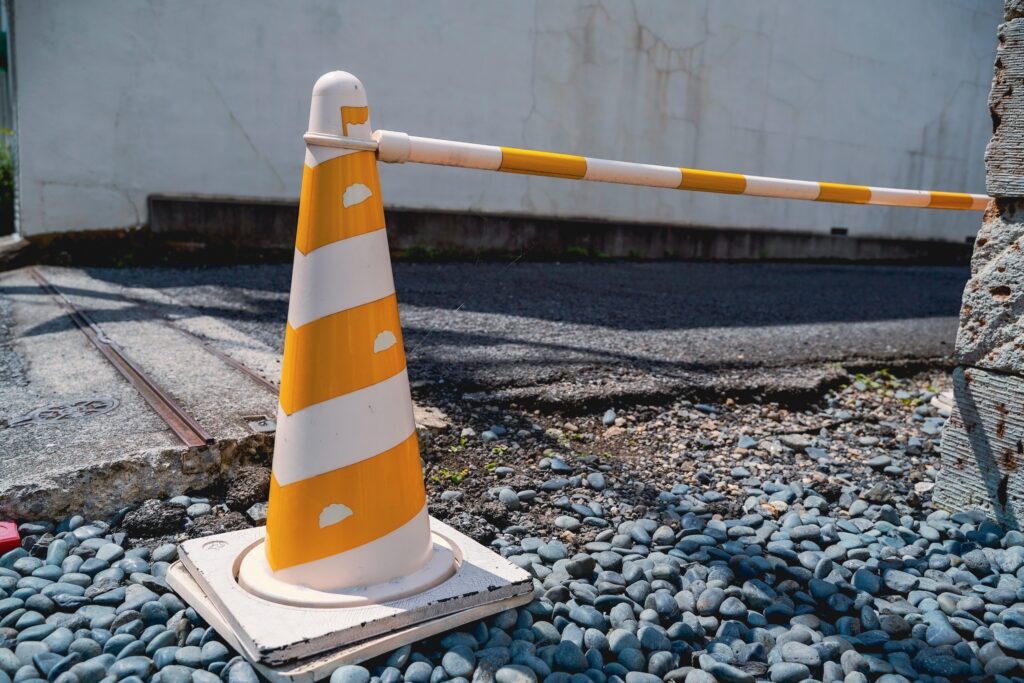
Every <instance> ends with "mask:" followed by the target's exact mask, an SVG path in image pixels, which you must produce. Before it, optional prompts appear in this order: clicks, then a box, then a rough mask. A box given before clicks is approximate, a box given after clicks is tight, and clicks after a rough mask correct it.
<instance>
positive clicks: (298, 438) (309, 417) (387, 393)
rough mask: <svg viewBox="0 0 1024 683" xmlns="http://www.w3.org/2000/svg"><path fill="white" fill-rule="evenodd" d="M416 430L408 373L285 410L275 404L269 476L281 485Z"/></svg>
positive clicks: (366, 454) (368, 454)
mask: <svg viewBox="0 0 1024 683" xmlns="http://www.w3.org/2000/svg"><path fill="white" fill-rule="evenodd" d="M415 429H416V421H415V419H414V418H413V413H412V402H411V401H409V375H408V373H407V372H406V371H405V370H402V371H401V372H399V373H398V374H396V375H395V376H393V377H389V378H388V379H386V380H384V381H383V382H378V383H377V384H374V385H372V386H369V387H366V388H365V389H359V390H358V391H353V392H351V393H348V394H345V395H343V396H338V397H336V398H332V399H330V400H328V401H324V402H322V403H317V404H315V405H311V406H307V407H305V408H303V409H302V410H300V411H298V412H296V413H293V414H291V415H286V414H285V412H284V411H283V410H281V409H278V416H277V437H276V445H275V450H276V452H278V453H287V454H289V457H275V458H274V464H273V468H274V477H275V478H276V479H277V483H278V484H280V485H281V486H286V485H288V484H291V483H293V482H296V481H301V480H303V479H308V478H309V477H315V476H316V475H318V474H323V473H325V472H330V471H331V470H336V469H339V468H341V467H347V466H348V465H351V464H353V463H357V462H360V461H361V460H366V459H367V458H372V457H373V456H375V455H379V454H380V453H383V452H384V451H387V450H390V449H392V448H394V447H395V446H397V445H398V444H400V443H402V442H403V441H405V440H406V439H407V438H409V435H410V434H412V433H413V431H414V430H415Z"/></svg>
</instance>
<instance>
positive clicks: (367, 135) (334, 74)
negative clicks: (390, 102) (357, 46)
mask: <svg viewBox="0 0 1024 683" xmlns="http://www.w3.org/2000/svg"><path fill="white" fill-rule="evenodd" d="M343 108H344V109H343ZM309 132H310V133H321V134H324V135H342V136H345V137H352V138H360V139H364V140H370V139H371V135H372V133H373V127H372V126H371V125H370V116H369V113H368V112H367V104H366V90H365V88H363V84H362V83H360V82H359V79H358V78H356V77H355V76H353V75H352V74H350V73H348V72H347V71H331V72H330V73H326V74H324V75H323V76H321V77H320V78H319V79H318V80H317V82H316V85H314V86H313V103H312V106H311V107H310V110H309Z"/></svg>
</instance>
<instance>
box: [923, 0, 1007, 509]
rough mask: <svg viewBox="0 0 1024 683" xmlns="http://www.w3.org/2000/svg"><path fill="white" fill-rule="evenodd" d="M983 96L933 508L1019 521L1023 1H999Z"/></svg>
mask: <svg viewBox="0 0 1024 683" xmlns="http://www.w3.org/2000/svg"><path fill="white" fill-rule="evenodd" d="M1004 22H1005V23H1003V24H1001V25H1000V26H999V31H998V37H999V47H998V50H997V52H996V62H995V76H994V78H993V79H992V91H991V94H990V95H989V109H990V111H991V113H992V125H993V132H992V139H991V140H990V141H989V144H988V148H987V149H986V152H985V169H986V189H987V190H988V194H989V195H991V196H992V197H993V198H994V201H993V202H992V203H991V204H990V205H989V208H988V210H987V211H986V212H985V215H984V218H983V222H982V225H981V230H980V231H979V232H978V237H977V240H976V241H975V243H974V255H973V257H972V259H971V279H970V280H969V281H968V283H967V287H966V288H965V289H964V296H963V305H962V307H961V310H960V329H959V331H958V332H957V338H956V351H955V355H956V363H957V368H956V370H955V371H954V373H953V392H954V402H953V403H954V406H953V413H952V415H951V417H950V419H949V421H948V422H947V424H946V427H945V430H944V431H943V433H942V474H941V476H940V479H939V482H938V486H937V487H936V489H935V496H934V501H935V504H936V505H937V506H939V507H943V508H946V509H949V510H965V509H969V508H981V509H983V510H985V511H987V512H988V513H989V514H990V515H991V516H992V517H994V518H995V519H997V520H999V521H1000V522H1002V523H1004V524H1007V525H1008V526H1011V527H1013V528H1020V526H1021V520H1022V518H1024V467H1022V465H1024V318H1022V314H1024V253H1022V250H1024V0H1006V5H1005V16H1004Z"/></svg>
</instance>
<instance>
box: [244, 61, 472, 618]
mask: <svg viewBox="0 0 1024 683" xmlns="http://www.w3.org/2000/svg"><path fill="white" fill-rule="evenodd" d="M309 130H310V131H311V132H312V133H314V134H321V135H328V136H334V137H344V138H346V139H350V140H353V141H365V142H367V143H370V144H372V139H371V131H372V129H371V128H370V118H369V109H368V106H367V101H366V93H365V90H364V89H363V85H362V83H360V82H359V80H358V79H357V78H355V77H354V76H352V75H351V74H348V73H345V72H342V71H335V72H332V73H329V74H326V75H324V76H323V77H321V78H320V79H319V80H318V81H317V83H316V85H315V86H314V89H313V102H312V108H311V111H310V117H309ZM454 570H455V565H454V559H453V556H452V553H451V552H450V550H448V549H446V548H442V547H440V546H439V545H436V544H435V543H434V540H433V538H432V535H431V531H430V521H429V518H428V515H427V506H426V495H425V490H424V485H423V474H422V469H421V465H420V455H419V448H418V445H417V441H416V428H415V423H414V421H413V412H412V400H411V397H410V393H409V380H408V376H407V374H406V365H405V352H404V350H403V347H402V330H401V326H400V324H399V319H398V304H397V301H396V299H395V287H394V282H393V279H392V274H391V261H390V256H389V252H388V241H387V235H386V232H385V227H384V207H383V204H382V203H381V197H380V183H379V181H378V177H377V162H376V158H375V156H374V153H373V152H372V151H364V150H360V149H353V148H339V147H325V146H322V145H318V144H315V143H310V144H308V145H307V147H306V161H305V169H304V171H303V177H302V193H301V197H300V202H299V224H298V231H297V235H296V238H295V261H294V271H293V274H292V288H291V298H290V300H289V305H288V325H287V330H286V334H285V343H284V359H283V363H282V369H281V392H280V405H279V409H278V421H277V440H276V447H275V452H274V462H273V477H272V479H271V489H270V503H269V509H268V511H267V534H266V542H265V552H249V553H247V554H246V555H245V558H244V559H243V561H242V563H241V566H240V571H239V582H240V583H241V584H242V585H243V587H245V588H246V589H248V590H249V591H251V592H253V593H255V594H256V595H259V596H261V597H264V598H267V599H270V600H273V601H275V602H285V603H290V604H296V605H319V606H344V605H348V604H359V603H366V602H383V601H387V600H391V599H395V598H397V597H401V596H403V595H409V594H412V593H416V592H420V591H422V590H424V589H425V588H429V587H430V586H433V585H436V584H437V583H439V582H441V581H443V580H444V579H446V578H448V577H449V576H451V575H452V574H453V573H454Z"/></svg>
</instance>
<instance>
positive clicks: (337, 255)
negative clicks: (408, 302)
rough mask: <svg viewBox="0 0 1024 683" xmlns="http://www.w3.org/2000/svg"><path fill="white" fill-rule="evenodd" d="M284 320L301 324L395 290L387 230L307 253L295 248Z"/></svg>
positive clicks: (367, 301)
mask: <svg viewBox="0 0 1024 683" xmlns="http://www.w3.org/2000/svg"><path fill="white" fill-rule="evenodd" d="M294 263H295V265H294V268H293V271H292V289H291V295H290V298H289V302H288V322H289V323H290V324H291V326H292V327H294V328H299V327H302V326H303V325H305V324H307V323H310V322H312V321H314V320H318V319H320V318H322V317H324V316H326V315H330V314H332V313H337V312H338V311H345V310H348V309H350V308H354V307H356V306H362V305H363V304H368V303H370V302H371V301H377V300H378V299H383V298H384V297H386V296H390V295H392V294H394V293H395V285H394V280H393V278H392V276H391V256H390V252H389V251H388V236H387V231H386V230H384V229H383V228H382V229H380V230H374V231H373V232H368V233H365V234H362V235H357V236H355V237H349V238H347V239H343V240H339V241H337V242H332V243H330V244H327V245H325V246H322V247H319V248H317V249H314V250H313V251H311V252H310V253H309V254H303V253H302V252H301V251H299V250H297V249H296V250H295V262H294Z"/></svg>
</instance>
